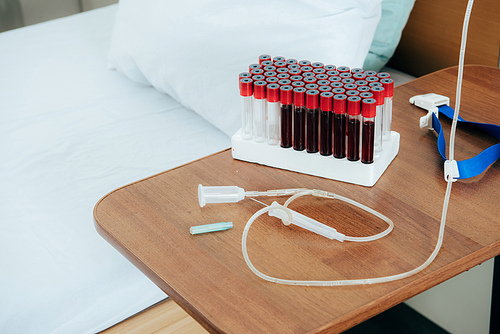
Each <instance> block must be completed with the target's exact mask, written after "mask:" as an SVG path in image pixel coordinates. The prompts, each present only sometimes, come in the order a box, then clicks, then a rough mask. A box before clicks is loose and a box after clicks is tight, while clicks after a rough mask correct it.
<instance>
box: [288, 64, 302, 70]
mask: <svg viewBox="0 0 500 334" xmlns="http://www.w3.org/2000/svg"><path fill="white" fill-rule="evenodd" d="M287 67H288V69H289V70H300V65H299V64H290V65H288V66H287Z"/></svg>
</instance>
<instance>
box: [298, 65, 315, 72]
mask: <svg viewBox="0 0 500 334" xmlns="http://www.w3.org/2000/svg"><path fill="white" fill-rule="evenodd" d="M300 70H301V71H302V72H311V73H312V70H313V68H312V67H311V66H302V67H301V68H300Z"/></svg>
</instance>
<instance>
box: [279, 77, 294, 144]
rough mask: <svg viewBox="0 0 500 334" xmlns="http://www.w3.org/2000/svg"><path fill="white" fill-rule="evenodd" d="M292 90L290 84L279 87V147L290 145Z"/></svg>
mask: <svg viewBox="0 0 500 334" xmlns="http://www.w3.org/2000/svg"><path fill="white" fill-rule="evenodd" d="M292 91H293V87H292V86H290V85H286V86H281V87H280V142H281V144H280V145H281V147H284V148H289V147H292V117H293V110H292Z"/></svg>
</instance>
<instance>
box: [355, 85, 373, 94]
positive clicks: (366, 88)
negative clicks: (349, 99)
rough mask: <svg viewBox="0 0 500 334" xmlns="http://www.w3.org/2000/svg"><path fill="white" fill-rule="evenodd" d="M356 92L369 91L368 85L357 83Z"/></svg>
mask: <svg viewBox="0 0 500 334" xmlns="http://www.w3.org/2000/svg"><path fill="white" fill-rule="evenodd" d="M356 89H357V91H358V92H360V93H366V92H369V91H370V86H368V85H365V86H359V85H358V88H356Z"/></svg>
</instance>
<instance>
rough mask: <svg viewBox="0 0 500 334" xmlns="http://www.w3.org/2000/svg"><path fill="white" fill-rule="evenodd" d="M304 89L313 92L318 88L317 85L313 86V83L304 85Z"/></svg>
mask: <svg viewBox="0 0 500 334" xmlns="http://www.w3.org/2000/svg"><path fill="white" fill-rule="evenodd" d="M305 87H306V89H307V90H315V89H318V88H319V85H318V84H315V83H310V84H306V86H305Z"/></svg>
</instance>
